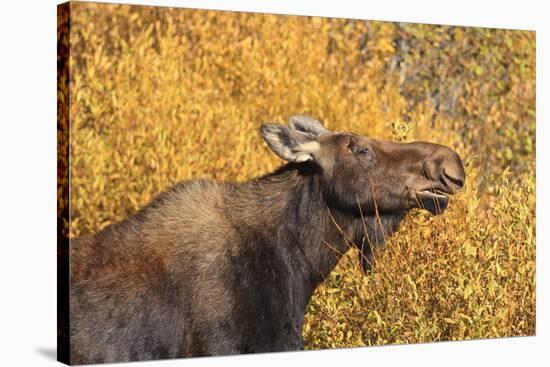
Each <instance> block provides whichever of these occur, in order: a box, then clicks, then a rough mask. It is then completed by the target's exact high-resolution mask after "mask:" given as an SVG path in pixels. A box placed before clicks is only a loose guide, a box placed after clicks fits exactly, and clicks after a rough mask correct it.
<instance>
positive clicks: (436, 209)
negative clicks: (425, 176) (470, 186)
mask: <svg viewBox="0 0 550 367" xmlns="http://www.w3.org/2000/svg"><path fill="white" fill-rule="evenodd" d="M416 199H417V200H418V203H419V206H420V207H421V208H423V209H426V210H427V211H429V212H430V213H432V214H433V215H437V214H441V213H443V212H444V211H445V209H447V205H448V204H449V194H448V193H446V192H444V191H441V190H434V189H424V190H421V191H418V192H417V193H416Z"/></svg>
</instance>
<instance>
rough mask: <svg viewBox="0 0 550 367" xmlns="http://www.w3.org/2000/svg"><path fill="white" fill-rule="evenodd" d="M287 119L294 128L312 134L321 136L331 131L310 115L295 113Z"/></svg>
mask: <svg viewBox="0 0 550 367" xmlns="http://www.w3.org/2000/svg"><path fill="white" fill-rule="evenodd" d="M288 121H289V123H290V126H291V127H292V128H293V129H294V130H297V131H302V132H304V133H308V134H312V135H314V136H321V135H326V134H330V133H331V132H330V130H328V129H325V127H324V126H323V124H321V122H320V121H319V120H316V119H314V118H313V117H310V116H305V115H296V116H292V117H290V119H289V120H288Z"/></svg>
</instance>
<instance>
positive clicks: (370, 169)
mask: <svg viewBox="0 0 550 367" xmlns="http://www.w3.org/2000/svg"><path fill="white" fill-rule="evenodd" d="M261 133H262V136H263V138H264V140H265V141H266V142H267V144H268V145H269V147H270V148H271V149H272V150H273V151H274V152H275V153H276V154H277V155H279V156H280V157H281V158H283V159H285V160H287V161H288V162H289V163H288V164H286V165H285V166H283V167H281V168H280V169H278V170H277V171H275V172H273V173H271V174H268V175H266V176H263V177H259V178H255V179H252V180H250V181H248V182H245V183H242V184H236V183H222V182H210V181H203V180H196V181H190V182H184V183H180V184H178V185H176V186H174V187H172V188H171V189H170V190H168V191H166V192H164V193H162V194H161V195H159V196H158V197H157V198H156V199H154V200H153V201H152V202H151V203H150V204H149V205H147V206H146V207H145V208H143V209H142V210H140V211H139V212H137V213H136V214H135V215H133V216H131V217H130V218H128V219H126V220H124V221H122V222H120V223H117V224H114V225H111V226H109V227H107V228H105V229H104V230H102V231H100V232H98V233H96V234H95V235H93V236H84V237H81V238H78V239H74V240H72V241H71V259H70V264H71V289H70V329H71V348H70V349H71V363H77V364H81V363H97V362H120V361H131V360H147V359H160V358H176V357H188V356H205V355H224V354H238V353H253V352H273V351H284V350H297V349H302V348H303V341H302V337H301V334H302V325H303V320H304V314H305V311H306V307H307V304H308V302H309V300H310V298H311V295H312V293H313V291H314V290H315V288H316V287H317V286H318V285H319V284H320V283H321V282H322V280H323V278H324V277H325V276H327V275H328V274H329V273H330V271H331V270H332V269H333V268H334V266H335V265H336V263H337V262H338V260H339V258H340V256H341V255H340V253H343V252H345V251H346V250H347V249H348V246H347V244H346V242H345V240H344V236H343V235H342V233H341V231H343V232H344V233H345V235H346V236H348V237H349V238H350V239H352V240H353V242H354V243H355V244H356V245H357V246H360V247H362V249H363V254H364V255H365V259H366V260H365V261H364V266H365V267H367V266H368V259H369V257H370V251H369V249H370V247H369V246H365V243H366V241H370V242H372V243H381V242H383V238H384V236H383V234H386V235H389V234H391V233H392V232H394V231H395V230H396V229H397V227H398V225H399V222H400V221H401V220H402V218H403V217H404V215H405V214H406V212H407V211H408V210H410V209H411V208H415V207H425V208H426V209H428V210H430V211H431V212H433V213H438V212H441V211H443V210H444V209H445V208H446V206H447V201H448V198H447V194H452V193H454V192H455V191H456V190H458V189H460V188H461V187H462V185H463V183H464V179H465V174H464V169H463V167H462V163H461V160H460V157H459V156H458V155H457V154H456V153H455V152H454V151H453V150H451V149H449V148H447V147H444V146H441V145H436V144H430V143H409V144H396V143H391V142H383V141H378V140H374V139H370V138H367V137H361V136H356V135H354V134H351V133H332V132H330V131H328V130H326V129H325V128H324V127H323V126H322V125H321V124H320V123H319V122H318V121H316V120H314V119H312V118H310V117H306V116H294V117H292V118H291V120H290V126H283V125H280V124H264V125H263V126H262V129H261ZM376 213H378V214H379V217H380V220H377V219H376ZM364 222H365V224H366V226H365V224H364ZM338 227H340V228H338ZM365 227H366V228H367V233H365Z"/></svg>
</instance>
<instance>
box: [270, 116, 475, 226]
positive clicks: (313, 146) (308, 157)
mask: <svg viewBox="0 0 550 367" xmlns="http://www.w3.org/2000/svg"><path fill="white" fill-rule="evenodd" d="M261 134H262V136H263V138H264V140H265V141H266V143H267V144H268V145H269V147H270V148H271V150H273V152H275V154H277V155H278V156H279V157H281V158H282V159H284V160H286V161H288V162H295V163H301V162H307V163H308V164H313V165H315V166H316V167H318V168H319V170H320V171H321V175H322V182H323V189H324V193H325V197H326V199H327V204H328V206H329V207H335V208H337V209H340V210H344V211H349V212H356V211H357V212H359V211H361V212H362V214H365V215H374V214H376V213H379V214H399V213H403V212H406V211H408V210H410V209H412V208H423V209H426V210H428V211H430V212H431V213H432V214H439V213H442V212H443V211H444V210H445V209H446V208H447V205H448V201H449V199H448V196H449V195H451V194H454V193H456V192H457V191H458V190H460V189H461V188H462V187H463V186H464V180H465V172H464V167H463V165H462V161H461V159H460V156H459V155H458V154H457V153H456V152H455V151H454V150H452V149H451V148H449V147H446V146H444V145H439V144H433V143H426V142H412V143H395V142H389V141H383V140H377V139H373V138H370V137H367V136H359V135H355V134H353V133H349V132H340V133H335V132H331V131H329V130H327V129H326V128H325V127H323V125H322V124H321V123H320V122H319V121H318V120H316V119H314V118H312V117H309V116H293V117H291V118H290V124H289V126H285V125H281V124H278V123H265V124H263V125H262V127H261Z"/></svg>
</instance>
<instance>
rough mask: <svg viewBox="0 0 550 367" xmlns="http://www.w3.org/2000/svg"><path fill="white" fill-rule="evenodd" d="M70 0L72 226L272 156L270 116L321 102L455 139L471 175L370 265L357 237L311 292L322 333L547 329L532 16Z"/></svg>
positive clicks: (346, 113) (100, 222)
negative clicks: (543, 325)
mask: <svg viewBox="0 0 550 367" xmlns="http://www.w3.org/2000/svg"><path fill="white" fill-rule="evenodd" d="M71 9H72V14H71V34H70V45H71V50H70V51H71V53H70V88H69V95H65V94H64V93H65V92H64V89H63V88H60V89H59V95H60V99H61V100H63V99H66V98H70V101H71V104H70V110H69V111H68V115H69V116H70V121H71V130H70V149H71V150H70V158H71V160H70V168H71V194H72V195H71V199H70V200H71V207H70V214H71V217H72V221H71V223H70V224H68V231H69V232H70V235H71V236H77V235H80V234H83V233H90V232H94V231H96V230H98V229H100V228H103V227H105V226H106V225H108V224H110V223H112V222H114V221H118V220H121V219H123V218H125V217H126V216H127V215H128V214H130V213H132V212H134V211H136V210H138V209H139V208H140V207H142V206H143V205H145V204H146V203H147V202H148V201H149V200H150V199H151V198H152V197H153V196H154V195H155V194H157V193H159V192H160V191H162V190H164V189H166V188H167V187H169V186H170V185H172V184H174V183H175V182H177V181H181V180H187V179H192V178H196V177H206V178H211V179H217V180H237V181H243V180H247V179H249V178H252V177H254V176H257V175H260V174H263V173H266V172H269V171H271V170H273V169H274V168H276V167H277V166H279V165H280V164H281V163H282V162H281V161H280V160H279V159H278V158H277V157H276V156H275V155H274V154H271V153H270V152H269V151H268V149H267V147H266V146H265V144H264V143H263V142H262V140H261V138H260V136H259V134H258V128H259V124H260V123H261V122H265V121H279V122H283V121H285V120H287V118H288V117H289V116H290V115H292V114H310V115H313V116H316V117H319V118H320V119H322V120H323V121H324V123H325V125H326V126H327V127H329V128H330V129H334V130H348V131H354V132H356V133H359V134H365V135H370V136H373V137H377V138H383V139H396V140H399V141H408V140H428V141H434V142H439V143H442V144H447V145H450V146H452V147H454V148H455V149H456V150H457V151H458V152H459V153H460V154H461V156H462V157H464V159H465V161H466V164H467V171H468V181H467V186H466V190H465V192H463V193H462V194H460V195H459V196H457V197H455V198H453V199H452V201H451V204H450V208H449V210H448V211H447V212H446V213H445V214H444V215H441V216H438V217H432V216H430V215H428V214H426V213H424V212H421V211H416V212H413V213H411V214H410V215H409V217H408V218H407V219H406V221H405V222H404V223H403V225H402V229H401V230H400V231H399V232H398V233H397V235H395V236H394V238H392V239H390V240H389V242H388V244H387V246H386V247H385V248H382V249H377V250H376V254H375V262H374V266H373V269H372V271H371V273H370V274H368V275H364V274H362V273H361V271H360V269H359V267H358V263H357V258H356V256H357V254H356V253H355V252H354V251H353V250H351V251H350V252H348V253H347V255H346V256H345V257H344V258H343V260H342V262H341V263H340V264H339V266H338V267H337V269H336V270H335V271H334V272H333V273H332V274H331V275H330V276H329V278H328V279H327V281H326V282H325V283H324V284H323V285H322V286H321V287H320V288H319V289H318V290H317V292H316V294H315V296H314V298H313V300H312V302H311V304H310V306H309V311H308V314H307V316H306V325H305V328H304V331H303V333H304V337H305V340H306V346H307V348H309V349H318V348H332V347H348V346H360V345H373V344H387V343H412V342H426V341H438V340H459V339H469V338H487V337H499V336H511V335H533V334H534V333H535V34H534V32H527V31H509V30H497V29H481V28H465V27H449V26H435V25H421V24H397V23H390V22H375V21H363V20H345V19H324V18H312V17H294V16H273V15H264V14H247V13H231V12H214V11H199V10H184V9H172V8H154V7H138V6H127V5H124V6H116V5H105V4H86V3H73V4H72V5H71ZM65 82H66V81H65ZM62 84H63V83H62ZM62 209H63V204H62V205H61V208H60V210H62Z"/></svg>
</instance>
